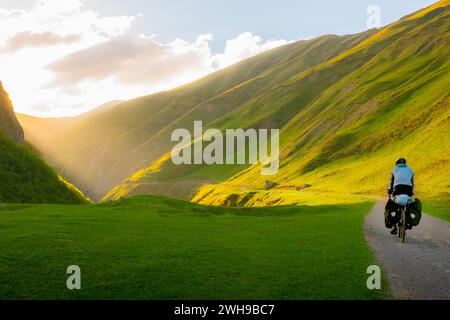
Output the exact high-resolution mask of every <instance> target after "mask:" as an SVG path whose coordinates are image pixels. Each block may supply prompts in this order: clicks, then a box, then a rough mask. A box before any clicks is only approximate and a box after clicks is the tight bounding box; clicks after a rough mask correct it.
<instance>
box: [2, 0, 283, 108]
mask: <svg viewBox="0 0 450 320" xmlns="http://www.w3.org/2000/svg"><path fill="white" fill-rule="evenodd" d="M137 16H139V15H136V16H109V17H103V16H100V15H99V13H97V12H95V11H93V10H90V9H85V8H84V5H83V3H82V2H80V1H79V0H68V1H60V0H41V1H37V3H36V5H35V6H34V7H33V8H32V9H31V10H4V9H1V8H0V30H2V32H0V70H1V74H0V78H1V80H3V82H4V84H5V87H6V89H7V90H8V91H9V92H10V95H11V98H12V100H13V102H14V105H15V108H16V110H17V111H19V112H25V113H31V114H34V115H40V116H61V115H73V114H77V113H80V112H84V111H88V110H89V109H90V108H92V107H94V106H96V105H100V104H102V103H104V102H108V101H110V100H114V99H130V98H134V97H136V96H140V95H144V94H149V93H153V92H157V91H161V90H166V89H170V88H173V87H176V86H178V85H181V84H184V83H187V82H190V81H192V80H195V79H198V78H200V77H202V76H204V75H206V74H208V73H210V72H213V71H215V70H217V69H220V68H224V67H226V66H229V65H230V64H233V63H235V62H238V61H240V60H242V59H245V58H248V57H250V56H252V55H255V54H257V53H260V52H263V51H265V50H268V49H271V48H274V47H277V46H280V45H283V44H285V43H287V41H285V40H269V41H263V40H262V39H261V37H259V36H256V35H253V34H251V33H248V32H246V33H242V34H240V35H238V36H237V37H236V38H234V39H230V40H229V41H227V43H226V46H225V50H224V52H223V53H219V54H214V53H213V52H212V49H211V47H210V42H211V41H213V37H212V35H210V34H205V35H199V36H198V37H197V39H196V40H195V41H193V42H187V41H184V40H182V39H175V40H174V41H171V42H167V43H162V42H159V41H158V40H157V38H156V36H146V35H141V36H133V35H131V34H130V26H131V24H132V23H133V21H134V20H135V19H136V17H137Z"/></svg>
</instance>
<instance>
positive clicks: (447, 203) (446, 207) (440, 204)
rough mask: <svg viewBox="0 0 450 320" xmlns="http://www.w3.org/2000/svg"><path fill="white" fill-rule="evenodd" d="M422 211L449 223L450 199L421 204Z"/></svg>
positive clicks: (433, 200) (428, 201)
mask: <svg viewBox="0 0 450 320" xmlns="http://www.w3.org/2000/svg"><path fill="white" fill-rule="evenodd" d="M423 211H424V212H426V213H428V214H430V215H432V216H435V217H436V218H440V219H442V220H446V221H449V222H450V199H432V200H427V201H424V202H423Z"/></svg>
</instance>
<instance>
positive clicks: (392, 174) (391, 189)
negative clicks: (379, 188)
mask: <svg viewBox="0 0 450 320" xmlns="http://www.w3.org/2000/svg"><path fill="white" fill-rule="evenodd" d="M394 181H395V176H394V172H392V173H391V181H390V182H389V188H388V190H390V191H391V192H392V191H393V190H394Z"/></svg>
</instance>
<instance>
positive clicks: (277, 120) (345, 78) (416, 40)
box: [105, 1, 450, 205]
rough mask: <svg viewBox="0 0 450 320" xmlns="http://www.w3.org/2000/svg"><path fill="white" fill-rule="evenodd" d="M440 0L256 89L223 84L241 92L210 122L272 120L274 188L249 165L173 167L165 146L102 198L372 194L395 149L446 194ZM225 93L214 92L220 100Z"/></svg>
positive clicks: (445, 51) (248, 199)
mask: <svg viewBox="0 0 450 320" xmlns="http://www.w3.org/2000/svg"><path fill="white" fill-rule="evenodd" d="M449 3H450V2H449V1H440V2H438V3H437V4H435V5H433V6H431V7H429V8H426V9H424V10H421V11H419V12H417V13H415V14H412V15H409V16H407V17H405V18H403V19H401V20H399V21H398V22H396V23H393V24H391V25H389V26H387V27H386V28H383V29H382V30H380V31H378V32H377V33H375V34H373V35H371V36H369V37H368V38H367V39H365V40H364V41H361V42H357V43H354V46H352V48H349V49H348V50H346V51H345V52H342V53H341V54H338V55H336V56H334V57H330V58H329V59H327V60H326V61H324V62H323V63H319V64H315V65H313V66H312V67H310V68H305V69H304V70H300V71H299V72H297V73H295V74H294V75H293V76H291V77H288V78H287V79H283V81H281V82H280V83H278V84H274V83H271V84H270V87H266V88H265V90H263V91H257V90H255V91H252V88H253V87H252V85H255V83H256V82H257V81H259V79H252V80H250V81H247V82H246V83H244V84H242V85H240V86H238V87H236V88H235V89H234V90H231V92H227V93H233V94H235V95H236V96H242V95H247V97H248V99H247V100H242V101H240V102H241V103H240V104H239V105H238V106H237V107H235V108H233V110H230V111H229V112H228V113H227V114H226V115H224V116H222V117H220V118H216V119H214V121H212V123H211V126H213V127H218V128H222V129H223V128H238V127H242V128H249V127H254V128H261V127H263V128H264V127H267V128H281V150H280V153H281V154H280V157H281V168H280V171H279V172H278V174H277V175H275V176H271V177H269V179H271V180H274V181H275V182H277V183H278V184H279V187H278V189H277V190H275V191H276V192H273V191H272V192H271V194H269V193H268V192H266V191H264V184H265V180H266V179H268V177H265V176H261V175H260V168H259V166H258V165H255V166H253V167H250V168H236V167H232V166H222V165H221V166H213V167H208V166H176V167H175V166H174V165H172V164H171V162H170V159H169V157H168V154H166V155H165V156H163V157H162V158H160V159H159V160H158V161H155V162H154V163H152V164H151V165H149V166H148V167H146V168H145V169H143V170H141V171H139V172H137V173H135V174H134V175H132V176H130V177H129V178H128V179H127V180H126V181H125V182H124V183H123V184H121V185H119V186H118V187H116V188H115V189H113V191H112V192H111V193H110V194H109V195H108V196H107V197H106V198H105V199H114V198H120V197H122V196H126V195H130V194H136V193H146V192H151V193H165V194H169V195H172V196H177V195H178V196H179V197H189V196H191V194H189V193H187V192H186V189H187V190H192V188H193V187H195V186H197V185H198V184H196V183H195V182H198V181H200V182H202V183H203V184H205V182H208V181H209V183H212V182H220V183H218V184H208V185H206V186H203V187H202V188H201V189H200V190H199V192H198V193H197V194H196V195H195V197H194V201H198V202H202V203H206V204H230V203H231V204H240V205H255V204H260V205H264V204H277V203H292V202H297V201H298V200H299V198H301V197H302V196H303V195H302V192H299V191H298V190H297V189H301V187H300V186H302V185H303V186H305V185H308V186H311V188H310V189H309V190H308V191H311V192H317V191H321V192H324V191H327V192H330V191H332V192H346V193H348V192H351V193H376V194H381V193H382V192H383V190H384V189H385V187H386V184H387V180H388V175H389V172H390V170H391V168H392V164H393V162H394V160H395V158H397V157H399V156H406V157H407V158H408V159H409V160H410V163H411V164H412V166H413V167H414V168H415V170H416V173H417V184H418V192H419V194H421V195H423V196H425V197H441V198H442V197H443V198H448V195H449V188H450V186H449V185H448V180H449V178H450V158H449V154H450V143H449V142H450V141H449V137H450V132H449V128H450V124H449V116H450V114H449V112H450V108H449V105H450V102H449V91H448V84H449V83H450V77H449V74H450V73H449V71H450V70H449V60H448V57H449V56H450V52H449V51H450V46H449V44H450V40H449V26H450V21H449V16H450V13H449V12H450V9H449V8H450V7H449ZM273 72H274V73H273V74H280V73H281V70H276V69H274V70H273ZM255 86H256V85H255ZM240 89H241V90H240ZM228 97H229V96H227V95H222V96H220V97H218V98H222V99H223V101H224V103H223V105H227V104H228V105H230V104H231V103H230V102H229V101H230V100H231V99H230V100H227V98H228ZM218 98H217V99H218ZM191 120H192V119H191ZM191 126H192V124H191V125H190V126H189V125H187V123H186V125H185V126H184V127H187V128H190V127H191ZM228 178H230V179H228ZM224 180H225V181H224ZM230 199H234V200H233V201H231V202H230Z"/></svg>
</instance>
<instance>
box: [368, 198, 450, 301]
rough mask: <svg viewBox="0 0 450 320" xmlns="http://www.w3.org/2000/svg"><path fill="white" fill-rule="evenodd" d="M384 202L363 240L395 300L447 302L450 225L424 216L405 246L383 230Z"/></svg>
mask: <svg viewBox="0 0 450 320" xmlns="http://www.w3.org/2000/svg"><path fill="white" fill-rule="evenodd" d="M383 211H384V202H377V204H376V205H375V207H374V208H373V209H372V211H371V212H370V213H369V214H368V215H367V217H366V221H365V228H364V229H365V230H364V233H365V237H366V239H367V241H368V243H369V245H370V246H371V248H372V250H373V251H374V253H375V257H376V260H377V261H378V263H379V264H380V266H381V267H382V270H383V272H385V273H387V274H386V275H387V278H388V279H389V283H390V288H391V293H392V295H393V296H394V298H396V299H413V300H416V299H425V300H428V299H439V300H450V223H448V222H446V221H443V220H440V219H437V218H433V217H431V216H429V215H423V217H422V221H421V222H420V224H419V226H417V227H414V228H413V230H412V231H411V230H408V231H407V232H406V242H405V243H402V242H401V241H400V239H399V238H398V237H397V236H393V235H391V234H390V233H389V231H390V230H389V229H386V228H385V226H384V214H383Z"/></svg>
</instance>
